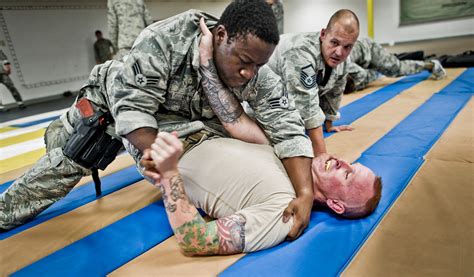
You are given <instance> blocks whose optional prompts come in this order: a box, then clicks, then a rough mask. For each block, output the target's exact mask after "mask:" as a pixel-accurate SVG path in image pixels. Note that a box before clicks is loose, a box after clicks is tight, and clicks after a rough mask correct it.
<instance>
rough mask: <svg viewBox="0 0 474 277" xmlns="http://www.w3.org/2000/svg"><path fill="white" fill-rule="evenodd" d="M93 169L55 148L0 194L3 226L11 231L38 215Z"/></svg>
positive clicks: (0, 226) (0, 227)
mask: <svg viewBox="0 0 474 277" xmlns="http://www.w3.org/2000/svg"><path fill="white" fill-rule="evenodd" d="M90 174H91V172H90V170H88V169H86V168H84V167H82V166H80V165H78V164H77V163H75V162H73V161H72V160H70V159H69V158H67V157H66V156H64V154H63V153H62V149H61V148H55V149H53V150H51V151H50V152H49V153H47V154H46V155H44V156H43V157H41V159H40V160H39V161H38V162H37V163H36V164H35V165H34V166H33V167H32V168H31V169H30V170H28V172H26V173H25V174H24V175H22V176H21V177H20V178H18V179H17V180H16V181H15V182H14V183H13V184H12V185H11V186H10V187H9V188H8V189H7V190H6V191H5V192H4V193H3V194H1V195H0V229H4V230H8V229H11V228H13V227H16V226H18V225H21V224H23V223H24V222H26V221H27V220H29V219H30V218H33V217H35V216H36V215H37V214H39V213H41V212H42V211H43V210H45V209H46V208H48V207H49V206H50V205H52V204H53V203H55V202H57V201H58V200H60V199H62V198H63V197H64V196H66V195H67V194H68V193H69V191H71V189H72V188H73V187H74V186H75V185H76V184H77V183H78V182H79V181H80V180H81V178H82V177H83V176H86V175H90Z"/></svg>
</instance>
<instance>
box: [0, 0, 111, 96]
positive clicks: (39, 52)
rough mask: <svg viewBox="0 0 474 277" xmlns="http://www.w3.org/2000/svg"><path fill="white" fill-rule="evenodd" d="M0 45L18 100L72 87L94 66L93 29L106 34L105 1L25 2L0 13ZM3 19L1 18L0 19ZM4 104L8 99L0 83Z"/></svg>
mask: <svg viewBox="0 0 474 277" xmlns="http://www.w3.org/2000/svg"><path fill="white" fill-rule="evenodd" d="M0 13H1V15H0V24H1V25H2V26H1V27H2V30H1V31H0V41H1V42H2V43H1V44H2V45H3V46H1V49H2V50H3V51H4V52H5V54H6V55H7V57H8V59H9V60H10V62H11V64H12V74H11V75H10V78H11V79H12V81H13V83H14V84H15V86H16V87H17V89H18V90H19V91H20V94H21V95H22V97H23V99H24V100H30V99H34V98H42V97H46V96H51V95H56V94H62V93H63V92H65V91H68V90H71V91H74V90H78V89H79V88H80V87H81V86H82V84H83V83H84V81H85V80H86V79H87V76H88V75H89V72H90V71H91V69H92V67H93V66H94V64H95V63H94V56H93V55H94V54H93V43H94V41H95V37H94V31H95V30H96V29H102V30H103V31H105V32H104V33H106V26H107V20H106V13H107V10H106V7H105V5H92V6H91V5H84V6H81V5H68V4H65V5H55V6H44V5H36V4H34V3H33V4H30V5H26V6H21V7H9V8H8V9H4V10H2V11H0ZM1 19H3V20H1ZM0 97H1V98H2V102H3V103H4V104H8V103H10V102H13V101H14V100H13V97H11V95H10V93H9V92H8V91H7V90H6V88H5V87H3V86H1V87H0Z"/></svg>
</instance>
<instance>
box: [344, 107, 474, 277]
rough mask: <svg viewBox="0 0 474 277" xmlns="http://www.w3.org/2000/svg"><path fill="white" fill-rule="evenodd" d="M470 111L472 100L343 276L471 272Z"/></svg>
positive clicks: (473, 176)
mask: <svg viewBox="0 0 474 277" xmlns="http://www.w3.org/2000/svg"><path fill="white" fill-rule="evenodd" d="M473 111H474V103H473V100H472V99H471V101H470V102H469V103H468V105H467V106H466V107H465V108H464V109H463V110H462V111H461V112H460V113H459V115H458V116H457V117H456V119H455V120H454V121H453V123H452V124H451V126H449V127H448V129H447V130H446V132H445V133H444V134H443V135H442V137H441V139H440V140H439V141H438V142H437V143H436V145H435V146H434V148H433V149H432V150H431V151H430V152H429V153H428V154H427V156H426V161H425V163H424V164H423V166H422V167H421V169H420V170H419V171H418V173H417V174H416V175H415V177H414V178H413V180H412V181H411V182H410V184H409V185H408V187H407V188H406V190H405V191H404V192H403V194H402V196H401V197H400V198H399V199H398V200H397V202H396V203H395V204H394V205H393V207H392V208H391V209H390V213H389V214H387V215H386V216H385V217H384V218H383V220H382V222H381V223H380V225H379V226H378V227H377V230H376V231H375V232H374V234H372V236H371V237H370V239H369V240H368V241H367V242H366V243H365V245H364V246H363V247H362V248H361V249H360V251H359V252H358V254H357V256H356V257H355V258H354V260H353V261H352V262H351V264H350V265H349V266H348V267H347V269H346V270H345V271H344V272H343V276H368V277H370V276H374V277H375V276H385V275H387V273H389V274H388V275H390V276H473V272H474V271H473V266H472V261H473V260H474V247H473V241H474V235H473V234H474V233H473V230H474V220H473V219H472V215H473V214H474V205H473V203H474V186H473V184H474V164H473V160H474V153H473V152H474V148H473V147H472V145H473V143H474V136H473V134H472V132H471V131H467V132H466V129H468V128H470V126H472V124H473V123H474V113H473ZM459 142H461V143H459ZM454 149H455V151H453V150H454Z"/></svg>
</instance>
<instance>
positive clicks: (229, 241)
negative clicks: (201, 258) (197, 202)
mask: <svg viewBox="0 0 474 277" xmlns="http://www.w3.org/2000/svg"><path fill="white" fill-rule="evenodd" d="M160 188H161V192H162V197H163V202H164V204H165V208H166V213H167V214H168V219H169V222H170V225H171V227H172V228H173V230H174V233H175V236H176V238H177V240H178V244H179V246H180V247H181V249H182V250H183V252H184V253H185V254H186V255H190V256H192V255H216V254H219V255H227V254H235V253H241V252H242V251H243V249H244V246H245V228H244V227H245V219H244V218H243V217H242V216H239V215H231V216H228V217H224V218H220V219H218V220H215V221H211V222H208V223H206V222H205V221H204V219H203V218H202V216H201V215H200V214H199V212H198V211H197V209H196V207H194V205H193V204H192V203H191V202H190V201H189V198H188V196H187V195H186V193H185V191H184V183H183V179H182V178H181V176H180V175H179V174H178V175H175V176H173V177H171V178H169V179H164V180H163V181H162V185H161V186H160Z"/></svg>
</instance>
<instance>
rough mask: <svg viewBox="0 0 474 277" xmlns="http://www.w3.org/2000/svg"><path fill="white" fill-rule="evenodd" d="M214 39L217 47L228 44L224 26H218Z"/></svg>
mask: <svg viewBox="0 0 474 277" xmlns="http://www.w3.org/2000/svg"><path fill="white" fill-rule="evenodd" d="M214 38H215V42H216V44H217V45H220V44H221V43H224V42H227V30H226V29H225V27H224V25H219V26H217V28H216V32H215V33H214Z"/></svg>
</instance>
